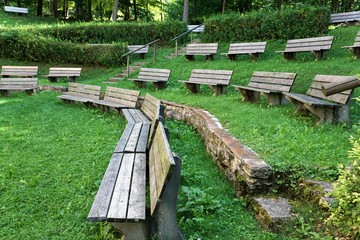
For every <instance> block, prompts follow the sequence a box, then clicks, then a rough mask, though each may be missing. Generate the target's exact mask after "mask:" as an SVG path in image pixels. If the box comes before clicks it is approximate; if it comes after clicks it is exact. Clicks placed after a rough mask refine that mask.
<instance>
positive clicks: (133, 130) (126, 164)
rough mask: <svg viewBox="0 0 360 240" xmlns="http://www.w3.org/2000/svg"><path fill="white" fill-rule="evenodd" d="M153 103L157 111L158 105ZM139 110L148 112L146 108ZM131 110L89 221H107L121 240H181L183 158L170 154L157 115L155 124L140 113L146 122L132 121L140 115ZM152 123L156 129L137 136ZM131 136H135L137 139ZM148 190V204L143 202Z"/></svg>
mask: <svg viewBox="0 0 360 240" xmlns="http://www.w3.org/2000/svg"><path fill="white" fill-rule="evenodd" d="M154 99H155V98H153V97H151V96H150V95H147V96H146V98H145V100H144V102H143V104H150V105H152V103H147V101H153V100H154ZM156 102H157V104H158V105H157V106H156V109H157V110H155V112H157V113H158V112H159V109H160V107H159V104H160V101H158V100H157V101H156ZM142 109H143V110H145V111H147V110H146V109H147V107H143V106H142ZM134 110H135V109H124V110H123V111H124V112H125V117H126V118H127V119H128V121H129V122H128V125H127V126H126V129H125V131H124V132H123V134H122V137H121V139H120V141H119V143H118V145H117V147H116V148H115V151H114V154H113V156H112V158H111V160H110V163H109V165H108V168H107V170H106V172H105V174H104V177H103V179H102V182H101V185H100V187H99V190H98V192H97V194H96V197H95V200H94V202H93V205H92V208H91V210H90V212H89V215H88V220H89V221H106V222H109V223H110V224H111V225H113V226H114V227H116V228H117V229H119V230H120V231H121V232H122V234H124V236H125V239H136V240H137V239H139V240H141V239H143V240H145V239H150V238H151V237H155V236H156V239H164V240H165V239H175V240H176V239H182V235H181V233H180V231H179V229H178V227H177V223H176V202H177V193H178V186H179V182H180V169H181V160H180V159H179V158H177V157H176V156H174V155H173V154H172V152H171V150H170V146H169V143H168V139H167V136H166V133H165V130H164V127H163V125H162V123H161V122H158V121H157V120H156V116H157V115H158V114H157V113H155V115H156V116H154V117H155V120H154V119H151V116H148V115H146V113H145V112H142V113H143V114H145V115H146V116H145V117H146V118H145V119H147V121H145V122H144V121H143V120H142V118H143V117H144V116H141V117H140V118H137V117H134V116H135V115H136V114H138V113H139V112H140V111H134ZM153 110H154V109H153ZM131 112H133V113H134V114H131ZM135 113H136V114H135ZM126 114H129V115H126ZM151 114H153V113H151ZM150 121H152V122H154V121H157V124H156V125H157V126H156V127H154V130H153V134H151V133H149V134H148V138H146V137H144V135H142V134H141V132H145V131H142V129H144V128H145V127H148V126H149V122H150ZM152 127H153V126H151V128H152ZM147 130H149V128H147ZM137 133H138V134H137ZM135 135H138V136H139V137H137V139H138V141H136V140H135ZM139 146H141V147H139ZM146 149H148V150H146ZM147 153H148V154H147ZM147 166H148V170H147ZM147 172H148V173H149V177H148V179H149V182H148V183H147V177H146V176H147ZM146 186H149V190H148V191H147V189H146ZM147 192H149V197H148V199H150V206H147V204H146V199H147V197H146V193H147ZM149 208H150V210H149Z"/></svg>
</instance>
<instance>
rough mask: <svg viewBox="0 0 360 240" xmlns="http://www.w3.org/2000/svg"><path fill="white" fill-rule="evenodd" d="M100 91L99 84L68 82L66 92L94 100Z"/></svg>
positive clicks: (98, 96)
mask: <svg viewBox="0 0 360 240" xmlns="http://www.w3.org/2000/svg"><path fill="white" fill-rule="evenodd" d="M100 92H101V86H94V85H87V84H80V83H72V82H70V83H69V88H68V92H67V94H69V95H72V96H77V97H85V98H90V99H94V100H99V98H100Z"/></svg>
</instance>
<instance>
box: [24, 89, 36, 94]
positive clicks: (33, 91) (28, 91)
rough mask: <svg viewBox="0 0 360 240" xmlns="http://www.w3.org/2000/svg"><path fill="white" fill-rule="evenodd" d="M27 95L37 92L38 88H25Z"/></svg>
mask: <svg viewBox="0 0 360 240" xmlns="http://www.w3.org/2000/svg"><path fill="white" fill-rule="evenodd" d="M25 92H26V94H27V95H33V94H36V90H35V89H31V90H25Z"/></svg>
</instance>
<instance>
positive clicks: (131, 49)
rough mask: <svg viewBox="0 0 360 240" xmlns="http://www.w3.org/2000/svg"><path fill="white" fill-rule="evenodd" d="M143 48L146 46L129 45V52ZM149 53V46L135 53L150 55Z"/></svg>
mask: <svg viewBox="0 0 360 240" xmlns="http://www.w3.org/2000/svg"><path fill="white" fill-rule="evenodd" d="M142 46H144V45H128V46H127V48H128V50H129V52H131V51H134V50H136V49H138V48H140V47H142ZM148 51H149V46H146V47H144V48H141V49H139V50H137V51H135V52H134V53H138V54H142V53H148Z"/></svg>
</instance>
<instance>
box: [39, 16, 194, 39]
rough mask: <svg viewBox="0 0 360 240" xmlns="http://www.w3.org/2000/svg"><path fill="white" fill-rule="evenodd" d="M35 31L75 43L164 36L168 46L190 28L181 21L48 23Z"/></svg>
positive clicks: (162, 37) (161, 37)
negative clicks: (173, 39) (52, 24)
mask: <svg viewBox="0 0 360 240" xmlns="http://www.w3.org/2000/svg"><path fill="white" fill-rule="evenodd" d="M33 31H36V32H39V33H41V34H42V35H44V36H48V37H52V38H56V39H59V40H63V41H71V42H74V43H108V44H109V43H114V42H127V43H128V44H131V45H133V44H146V43H149V42H151V41H153V40H156V39H160V42H159V43H160V44H161V45H167V44H169V43H170V40H171V39H172V38H174V37H176V36H177V35H179V34H181V33H183V32H185V31H187V28H186V25H185V23H183V22H180V21H164V22H151V23H128V22H127V23H95V22H91V23H77V24H65V25H56V26H55V25H54V26H47V27H43V28H40V29H34V30H33Z"/></svg>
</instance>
